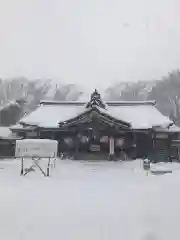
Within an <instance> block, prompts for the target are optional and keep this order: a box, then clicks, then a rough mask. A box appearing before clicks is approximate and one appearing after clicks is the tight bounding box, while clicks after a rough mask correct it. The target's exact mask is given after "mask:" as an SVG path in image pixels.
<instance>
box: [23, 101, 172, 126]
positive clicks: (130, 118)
mask: <svg viewBox="0 0 180 240" xmlns="http://www.w3.org/2000/svg"><path fill="white" fill-rule="evenodd" d="M107 103H108V104H107V105H108V108H107V109H101V108H99V110H100V111H101V112H102V113H106V114H107V115H110V116H112V117H113V118H115V119H117V120H122V121H124V122H127V123H130V124H131V127H132V128H134V129H148V128H152V127H165V128H166V127H168V126H169V125H170V124H171V123H172V122H171V121H170V120H169V118H168V117H165V116H164V115H162V114H161V113H160V112H159V111H158V110H157V109H156V107H155V106H154V103H153V102H107ZM85 111H86V108H85V105H84V102H67V103H66V102H59V103H58V102H47V101H46V102H42V103H41V104H40V106H39V107H38V108H37V109H36V110H35V111H34V112H32V113H30V114H29V115H27V116H25V117H24V118H23V119H21V121H20V122H22V123H25V124H28V125H37V126H39V127H45V128H46V127H47V128H56V127H58V126H59V123H60V122H65V121H67V120H69V119H72V118H74V117H77V116H78V115H79V114H82V113H83V112H85Z"/></svg>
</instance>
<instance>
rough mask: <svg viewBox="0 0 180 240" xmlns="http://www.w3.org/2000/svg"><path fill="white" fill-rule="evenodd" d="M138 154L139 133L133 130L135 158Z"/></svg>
mask: <svg viewBox="0 0 180 240" xmlns="http://www.w3.org/2000/svg"><path fill="white" fill-rule="evenodd" d="M136 156H137V133H136V132H133V159H136Z"/></svg>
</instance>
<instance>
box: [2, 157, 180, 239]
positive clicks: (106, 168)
mask: <svg viewBox="0 0 180 240" xmlns="http://www.w3.org/2000/svg"><path fill="white" fill-rule="evenodd" d="M0 168H4V169H0V196H1V201H0V203H1V204H0V236H1V238H2V239H3V240H11V239H12V240H21V239H22V240H32V239H33V240H36V239H37V240H41V239H42V240H50V239H53V240H56V239H58V240H59V239H63V240H76V239H77V240H119V239H123V240H170V239H173V240H176V239H177V240H179V238H180V228H179V222H180V204H179V203H180V187H179V182H180V171H179V170H178V169H177V171H174V172H173V174H166V175H161V176H152V175H149V176H146V174H145V173H144V171H143V170H142V167H141V162H140V161H134V162H128V163H121V162H97V163H96V162H76V161H58V163H57V168H56V169H54V170H53V175H52V176H51V177H50V178H45V177H43V176H42V175H41V173H40V172H35V173H30V174H29V175H27V176H26V177H21V176H19V172H20V162H19V161H18V160H13V161H7V162H0ZM178 168H179V166H178Z"/></svg>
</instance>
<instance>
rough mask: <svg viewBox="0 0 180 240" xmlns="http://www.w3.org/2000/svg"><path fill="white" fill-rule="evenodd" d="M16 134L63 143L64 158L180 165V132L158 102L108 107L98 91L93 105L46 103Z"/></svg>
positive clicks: (61, 148)
mask: <svg viewBox="0 0 180 240" xmlns="http://www.w3.org/2000/svg"><path fill="white" fill-rule="evenodd" d="M11 131H12V132H14V133H16V134H17V135H18V136H19V137H23V138H47V139H55V140H58V142H59V150H58V151H59V155H62V154H63V155H64V156H67V157H71V158H73V159H84V160H85V159H89V160H92V159H103V160H105V159H109V160H129V159H137V158H149V159H150V160H151V161H154V162H157V161H173V160H179V154H178V152H179V147H178V145H179V142H178V139H179V133H180V129H179V128H178V127H177V126H175V125H174V123H173V122H172V121H171V120H170V119H169V118H167V117H166V116H163V115H162V114H161V113H160V112H159V111H158V110H157V109H156V107H155V102H153V101H141V102H122V101H120V102H113V101H110V102H103V101H102V99H101V96H100V94H99V93H98V92H97V91H96V90H95V91H94V92H93V93H92V94H91V97H90V100H89V101H88V102H78V101H74V102H73V101H72V102H55V101H42V102H41V103H40V105H39V106H38V107H37V109H36V110H35V111H34V112H32V113H30V114H28V115H27V116H24V117H23V118H22V119H21V121H19V122H18V124H16V125H15V126H13V127H12V128H11Z"/></svg>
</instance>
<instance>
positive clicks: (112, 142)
mask: <svg viewBox="0 0 180 240" xmlns="http://www.w3.org/2000/svg"><path fill="white" fill-rule="evenodd" d="M109 154H110V155H114V138H113V137H110V138H109Z"/></svg>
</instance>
